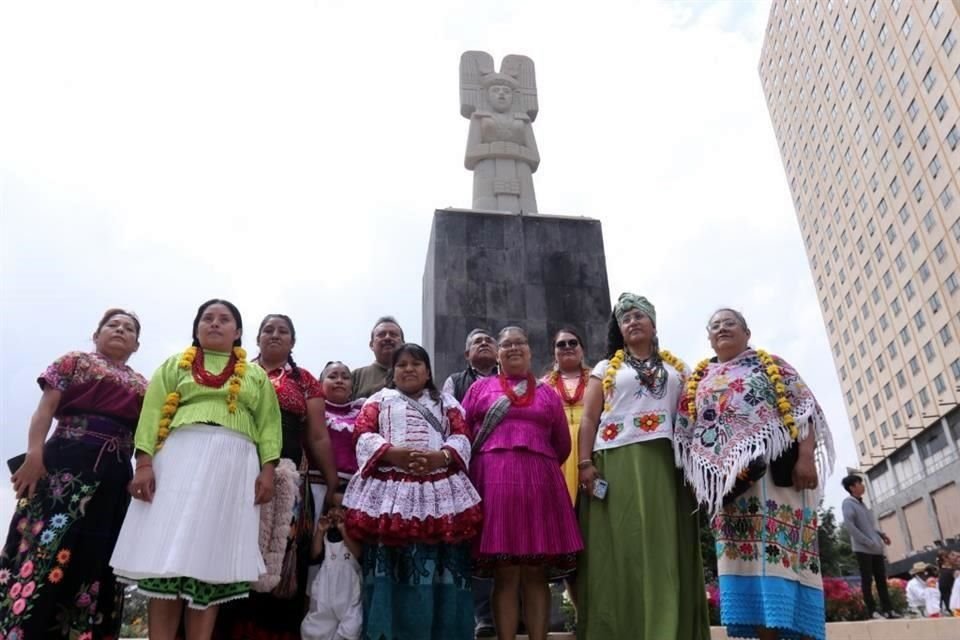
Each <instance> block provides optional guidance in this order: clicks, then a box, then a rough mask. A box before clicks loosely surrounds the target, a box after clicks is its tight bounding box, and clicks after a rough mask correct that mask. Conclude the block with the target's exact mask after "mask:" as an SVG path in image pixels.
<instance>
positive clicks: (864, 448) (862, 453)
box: [860, 440, 867, 457]
mask: <svg viewBox="0 0 960 640" xmlns="http://www.w3.org/2000/svg"><path fill="white" fill-rule="evenodd" d="M866 455H867V445H866V444H864V442H863V440H861V441H860V456H861V457H863V456H866Z"/></svg>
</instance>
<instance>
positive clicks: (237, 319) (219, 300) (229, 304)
mask: <svg viewBox="0 0 960 640" xmlns="http://www.w3.org/2000/svg"><path fill="white" fill-rule="evenodd" d="M215 304H222V305H223V306H225V307H226V308H227V309H228V310H229V311H230V315H232V316H233V320H234V322H236V323H237V330H239V331H240V332H241V335H240V336H238V337H237V339H236V340H234V341H233V346H235V347H239V346H240V344H241V339H242V337H243V318H241V317H240V310H239V309H237V306H236V305H235V304H233V303H232V302H230V301H229V300H223V299H222V298H212V299H210V300H207V301H206V302H204V303H203V304H202V305H200V308H199V309H197V315H196V316H195V317H194V318H193V346H195V347H199V346H200V339H199V338H198V337H197V327H199V326H200V318H201V317H202V316H203V312H204V311H206V310H207V307H210V306H213V305H215Z"/></svg>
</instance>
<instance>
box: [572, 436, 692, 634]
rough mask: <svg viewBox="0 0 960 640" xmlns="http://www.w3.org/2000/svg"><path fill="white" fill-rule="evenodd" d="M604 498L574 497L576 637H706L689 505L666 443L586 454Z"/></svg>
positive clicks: (688, 497)
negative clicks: (579, 546) (578, 543)
mask: <svg viewBox="0 0 960 640" xmlns="http://www.w3.org/2000/svg"><path fill="white" fill-rule="evenodd" d="M593 458H594V463H595V464H596V466H597V469H598V470H599V472H600V474H601V475H602V476H603V478H604V479H605V480H606V481H607V482H608V483H609V489H608V491H607V496H606V499H604V500H597V499H596V498H586V497H581V502H580V529H581V531H582V533H583V541H584V552H583V553H582V554H581V555H580V562H579V564H578V567H577V589H578V599H577V639H578V640H708V639H709V638H710V622H709V610H708V609H707V599H706V590H705V588H704V582H703V562H702V561H701V558H700V541H699V536H698V525H697V514H696V513H695V512H694V510H695V509H696V503H695V502H694V500H693V496H692V495H691V494H690V491H689V490H688V489H687V488H686V487H685V486H684V485H683V483H682V481H681V474H680V472H679V471H678V470H677V469H676V468H675V467H674V463H673V448H672V446H671V443H670V441H669V440H666V439H658V440H651V441H648V442H644V443H640V444H632V445H627V446H624V447H618V448H616V449H608V450H605V451H599V452H597V453H595V454H594V456H593Z"/></svg>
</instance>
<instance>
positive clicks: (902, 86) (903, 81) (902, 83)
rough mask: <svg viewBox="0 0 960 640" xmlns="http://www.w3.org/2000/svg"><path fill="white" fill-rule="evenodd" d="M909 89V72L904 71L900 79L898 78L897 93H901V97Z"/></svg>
mask: <svg viewBox="0 0 960 640" xmlns="http://www.w3.org/2000/svg"><path fill="white" fill-rule="evenodd" d="M909 87H910V81H909V80H907V72H906V71H904V72H903V73H901V74H900V77H899V78H897V91H899V92H900V95H903V94H905V93H906V92H907V89H908V88H909ZM928 91H929V89H928Z"/></svg>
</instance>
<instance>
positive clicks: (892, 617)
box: [883, 611, 903, 620]
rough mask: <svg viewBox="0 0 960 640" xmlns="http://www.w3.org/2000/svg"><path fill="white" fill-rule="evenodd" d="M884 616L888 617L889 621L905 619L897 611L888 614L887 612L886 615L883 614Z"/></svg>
mask: <svg viewBox="0 0 960 640" xmlns="http://www.w3.org/2000/svg"><path fill="white" fill-rule="evenodd" d="M883 615H884V616H886V618H887V620H899V619H900V618H902V617H903V616H902V615H900V614H899V613H897V612H896V611H887V612H886V613H885V614H883Z"/></svg>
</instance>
